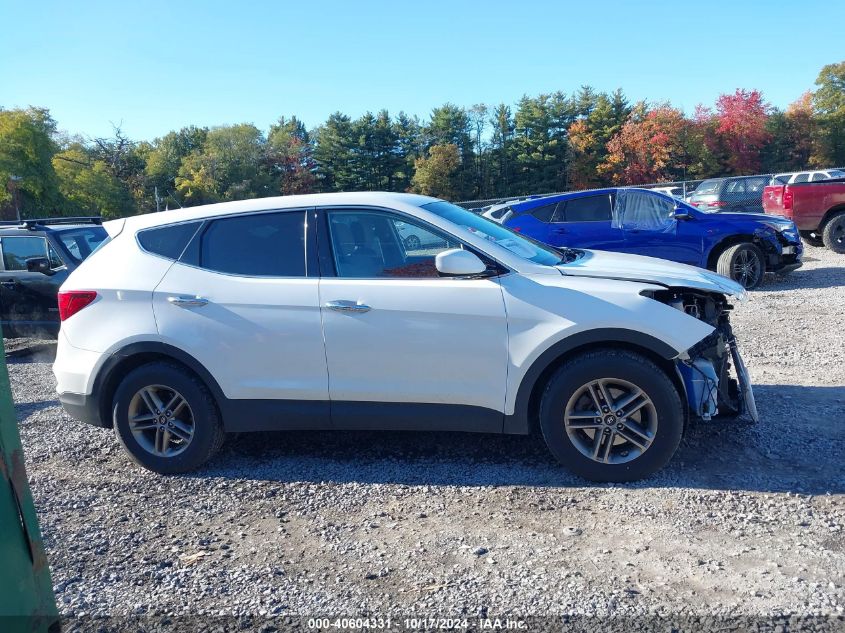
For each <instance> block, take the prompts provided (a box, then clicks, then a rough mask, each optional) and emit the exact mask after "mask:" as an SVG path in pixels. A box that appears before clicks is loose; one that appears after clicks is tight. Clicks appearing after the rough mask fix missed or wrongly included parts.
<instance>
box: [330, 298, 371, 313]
mask: <svg viewBox="0 0 845 633" xmlns="http://www.w3.org/2000/svg"><path fill="white" fill-rule="evenodd" d="M325 306H326V307H327V308H328V309H329V310H334V311H335V312H354V313H357V314H363V313H364V312H369V311H370V310H372V308H371V307H370V306H368V305H365V304H363V303H358V302H357V301H347V300H345V299H341V300H340V301H329V302H327V303H326V304H325Z"/></svg>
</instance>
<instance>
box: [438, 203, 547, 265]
mask: <svg viewBox="0 0 845 633" xmlns="http://www.w3.org/2000/svg"><path fill="white" fill-rule="evenodd" d="M422 208H423V209H425V210H426V211H431V212H432V213H434V214H436V215H439V216H440V217H441V218H443V219H445V220H449V221H450V222H452V223H454V224H457V225H458V226H459V227H461V228H462V229H464V230H466V231H469V232H470V233H472V234H473V235H475V236H477V237H482V238H484V239H486V240H489V241H491V242H493V243H494V244H498V245H499V246H501V247H502V248H506V249H508V250H509V251H510V252H511V253H513V254H514V255H519V256H520V257H522V258H523V259H528V260H530V261H532V262H534V263H535V264H541V265H543V266H554V265H555V264H561V263H563V259H562V258H561V254H560V252H558V251H556V250H554V249H553V248H551V247H549V246H545V245H544V244H541V243H540V242H537V241H535V240H532V239H530V238H527V237H525V236H524V235H519V234H518V233H514V232H513V231H511V230H510V229H507V228H505V227H504V226H502V225H501V224H496V223H495V222H492V221H491V220H488V219H487V218H484V217H481V216H480V215H476V214H475V213H473V212H472V211H467V210H466V209H463V208H461V207H459V206H457V205H455V204H452V203H451V202H444V201H442V200H441V201H438V202H429V203H428V204H424V205H422Z"/></svg>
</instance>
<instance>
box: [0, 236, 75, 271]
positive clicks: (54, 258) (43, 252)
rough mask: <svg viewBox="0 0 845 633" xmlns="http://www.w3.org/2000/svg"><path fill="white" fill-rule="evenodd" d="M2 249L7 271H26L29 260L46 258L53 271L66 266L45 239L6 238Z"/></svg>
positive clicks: (3, 240)
mask: <svg viewBox="0 0 845 633" xmlns="http://www.w3.org/2000/svg"><path fill="white" fill-rule="evenodd" d="M2 247H3V266H4V267H5V269H6V270H7V271H26V270H28V269H27V266H26V262H27V260H30V259H36V258H46V259H47V260H48V261H49V262H50V268H51V269H56V268H61V267H62V266H64V262H62V259H61V257H59V254H58V253H56V251H55V250H54V249H53V247H52V246H50V245H49V244H48V243H47V239H46V238H43V237H35V236H33V237H29V236H27V237H14V236H13V237H4V238H2Z"/></svg>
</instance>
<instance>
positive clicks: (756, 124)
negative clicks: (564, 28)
mask: <svg viewBox="0 0 845 633" xmlns="http://www.w3.org/2000/svg"><path fill="white" fill-rule="evenodd" d="M769 110H770V107H769V105H768V104H767V103H765V102H764V101H763V95H762V94H761V93H760V92H759V91H757V90H740V89H737V90H736V91H735V92H734V93H733V94H723V95H720V96H719V98H718V99H717V100H716V112H715V114H713V115H712V116H713V121H714V123H715V126H714V134H713V135H711V136H710V137H709V145H710V148H711V150H712V151H714V153H721V154H722V155H723V156H724V160H725V165H724V167H725V168H726V170H727V171H728V172H729V173H735V174H750V173H754V172H756V171H759V170H760V168H761V150H762V149H763V147H764V146H765V145H766V143H768V142H769V141H770V140H771V138H772V137H771V134H770V133H769V130H768V129H766V122H767V119H768V115H769Z"/></svg>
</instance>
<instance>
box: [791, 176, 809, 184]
mask: <svg viewBox="0 0 845 633" xmlns="http://www.w3.org/2000/svg"><path fill="white" fill-rule="evenodd" d="M809 181H810V174H798V175H797V176H795V180H793V181H792V182H809Z"/></svg>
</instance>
